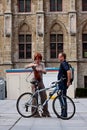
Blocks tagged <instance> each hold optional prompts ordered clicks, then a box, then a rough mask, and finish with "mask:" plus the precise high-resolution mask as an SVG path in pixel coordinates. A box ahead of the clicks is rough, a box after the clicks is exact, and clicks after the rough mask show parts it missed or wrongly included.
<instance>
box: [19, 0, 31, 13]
mask: <svg viewBox="0 0 87 130" xmlns="http://www.w3.org/2000/svg"><path fill="white" fill-rule="evenodd" d="M19 1H20V0H18V12H19V13H30V12H31V0H29V1H30V11H27V8H26V0H23V1H24V5H23V6H24V10H23V11H20V2H19Z"/></svg>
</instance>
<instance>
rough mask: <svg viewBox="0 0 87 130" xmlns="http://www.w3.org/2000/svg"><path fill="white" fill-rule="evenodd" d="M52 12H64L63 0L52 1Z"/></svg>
mask: <svg viewBox="0 0 87 130" xmlns="http://www.w3.org/2000/svg"><path fill="white" fill-rule="evenodd" d="M50 11H62V0H50Z"/></svg>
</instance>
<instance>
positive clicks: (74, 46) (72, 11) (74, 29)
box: [69, 0, 77, 88]
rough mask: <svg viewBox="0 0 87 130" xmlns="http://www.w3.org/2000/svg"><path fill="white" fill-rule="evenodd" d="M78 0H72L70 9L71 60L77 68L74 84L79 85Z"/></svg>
mask: <svg viewBox="0 0 87 130" xmlns="http://www.w3.org/2000/svg"><path fill="white" fill-rule="evenodd" d="M75 2H76V0H70V11H69V60H70V61H71V64H72V65H73V67H74V69H75V82H74V86H75V88H76V87H77V36H76V33H77V21H76V9H75Z"/></svg>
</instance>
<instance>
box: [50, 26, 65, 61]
mask: <svg viewBox="0 0 87 130" xmlns="http://www.w3.org/2000/svg"><path fill="white" fill-rule="evenodd" d="M60 52H63V32H62V28H61V27H60V25H58V24H55V25H54V26H53V27H52V28H51V33H50V58H51V59H56V58H57V56H58V54H59V53H60Z"/></svg>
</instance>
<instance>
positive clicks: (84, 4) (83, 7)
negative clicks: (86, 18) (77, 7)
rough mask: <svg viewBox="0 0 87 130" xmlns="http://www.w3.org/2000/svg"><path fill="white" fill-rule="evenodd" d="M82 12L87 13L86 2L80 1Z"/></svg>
mask: <svg viewBox="0 0 87 130" xmlns="http://www.w3.org/2000/svg"><path fill="white" fill-rule="evenodd" d="M82 10H83V11H87V0H82Z"/></svg>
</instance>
